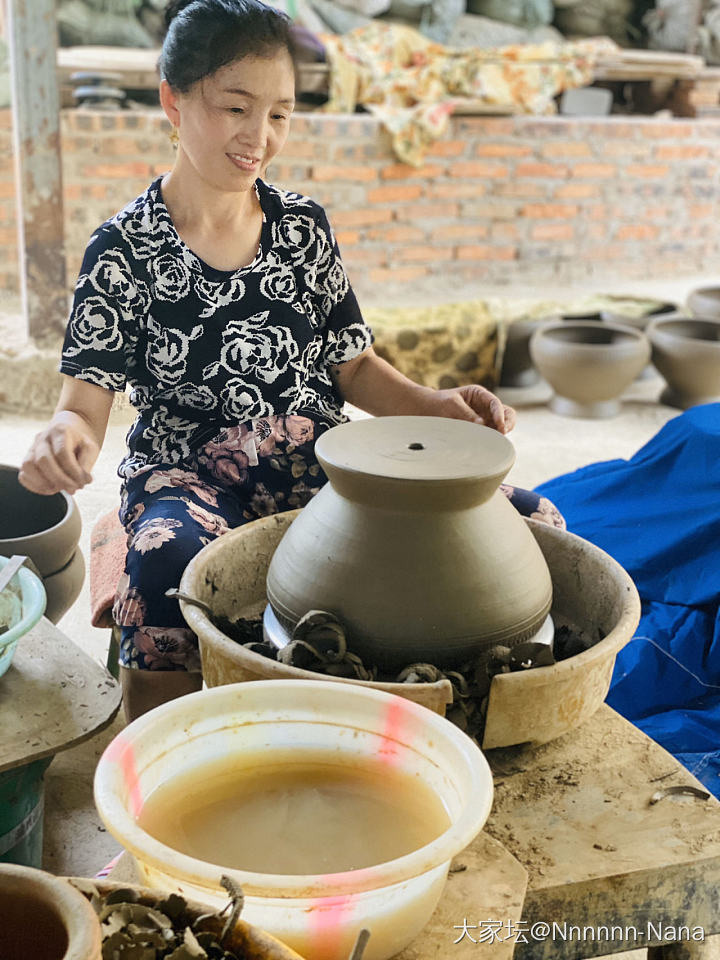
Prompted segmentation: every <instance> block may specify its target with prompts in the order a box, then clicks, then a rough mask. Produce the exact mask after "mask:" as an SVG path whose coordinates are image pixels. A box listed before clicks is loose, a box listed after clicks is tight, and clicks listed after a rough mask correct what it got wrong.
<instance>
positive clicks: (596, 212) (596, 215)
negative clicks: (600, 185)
mask: <svg viewBox="0 0 720 960" xmlns="http://www.w3.org/2000/svg"><path fill="white" fill-rule="evenodd" d="M607 215H608V209H607V207H605V206H603V204H601V203H598V204H595V205H594V206H592V207H589V208H588V210H587V216H589V217H590V219H591V220H605V219H606V218H607Z"/></svg>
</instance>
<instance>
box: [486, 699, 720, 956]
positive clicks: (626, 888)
mask: <svg viewBox="0 0 720 960" xmlns="http://www.w3.org/2000/svg"><path fill="white" fill-rule="evenodd" d="M487 758H488V761H489V762H490V765H491V767H492V768H493V773H494V775H495V802H494V805H493V810H492V813H491V815H490V818H489V820H488V823H487V826H486V829H487V830H488V832H489V833H490V834H491V835H492V836H494V837H495V838H496V839H497V840H499V841H500V842H501V843H502V844H503V845H504V846H505V847H506V848H507V849H508V850H509V851H510V852H511V853H512V854H513V855H514V856H515V857H516V858H517V859H518V860H519V861H520V863H521V864H522V865H523V866H524V867H525V869H526V870H527V871H528V875H529V876H528V890H527V894H526V899H525V908H524V912H523V920H524V921H525V922H526V923H527V925H528V926H529V927H531V926H532V924H533V923H536V922H547V923H553V922H554V921H555V922H557V923H560V924H563V923H565V924H567V925H568V926H572V925H578V926H580V927H581V928H582V927H583V926H587V925H591V926H593V925H594V926H595V927H599V926H600V925H602V924H605V925H608V926H611V925H618V926H619V927H621V928H623V930H625V928H632V927H636V928H637V929H638V931H639V932H641V933H642V934H643V936H642V937H638V938H636V937H635V936H634V935H633V932H632V930H628V931H627V933H626V935H625V936H623V935H620V934H617V935H614V936H613V937H611V938H610V939H607V938H605V937H603V936H602V935H601V936H598V937H597V939H595V940H593V941H590V939H588V938H586V939H585V940H584V941H583V942H582V943H578V940H577V939H575V940H574V941H573V940H571V941H567V942H564V941H562V940H561V939H560V938H557V937H556V938H555V939H553V938H550V937H549V938H547V939H546V940H539V941H532V942H530V943H528V944H524V945H522V946H520V945H519V946H518V947H517V949H516V956H517V957H518V958H520V960H570V958H573V960H574V958H575V957H577V956H582V957H592V956H600V955H602V954H608V953H614V952H619V951H623V950H631V949H637V948H639V947H647V946H648V945H649V944H650V943H651V942H653V937H652V935H651V934H652V931H650V932H649V931H648V928H647V922H648V921H651V922H652V923H653V924H654V925H656V927H657V925H658V924H660V925H664V927H665V928H666V929H668V928H669V927H678V926H680V925H683V924H685V925H689V926H690V927H693V926H700V927H702V928H703V930H704V932H705V935H706V936H710V935H712V934H717V933H720V911H719V910H718V904H719V899H720V892H719V891H720V803H719V802H718V801H717V800H715V799H714V798H710V799H708V800H701V799H698V798H696V797H690V796H687V797H678V796H673V797H668V798H666V799H663V800H661V801H659V802H656V803H652V804H651V803H650V800H651V798H652V796H653V794H655V792H656V791H658V790H659V789H661V788H664V787H668V786H693V787H700V786H701V785H700V784H699V783H698V781H697V780H696V779H695V778H694V777H693V776H692V775H691V774H690V773H689V772H688V771H687V770H686V769H685V768H684V767H682V766H681V765H680V764H679V763H678V762H677V761H676V760H675V759H674V758H673V757H672V756H671V755H670V754H669V753H667V752H666V751H665V750H663V748H662V747H660V746H659V745H658V744H657V743H655V742H654V741H652V740H650V738H649V737H646V736H645V734H643V733H642V732H641V731H640V730H638V729H637V728H636V727H634V726H633V725H632V724H631V723H629V722H628V721H626V720H624V719H623V718H622V717H620V716H619V714H617V713H615V712H614V711H613V710H611V709H610V708H609V707H608V706H607V705H603V706H602V707H601V708H600V710H599V711H598V712H597V713H596V714H595V715H594V716H593V717H592V718H591V719H590V720H588V721H587V722H586V723H584V724H583V725H582V726H580V727H578V728H576V729H575V730H574V731H572V732H571V733H568V734H566V735H565V736H563V737H560V738H559V739H557V740H554V741H553V742H552V743H547V744H544V745H543V746H540V747H529V746H519V747H509V748H504V749H501V750H491V751H488V753H487ZM655 942H659V941H658V940H657V939H656V940H655Z"/></svg>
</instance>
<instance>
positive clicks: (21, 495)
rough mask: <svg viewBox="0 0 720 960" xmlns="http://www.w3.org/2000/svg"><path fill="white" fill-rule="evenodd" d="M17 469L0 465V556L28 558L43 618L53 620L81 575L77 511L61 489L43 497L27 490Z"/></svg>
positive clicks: (68, 602)
mask: <svg viewBox="0 0 720 960" xmlns="http://www.w3.org/2000/svg"><path fill="white" fill-rule="evenodd" d="M18 473H19V471H18V468H17V467H12V466H7V465H5V464H0V555H2V556H7V557H9V556H12V555H13V554H21V555H23V556H26V557H30V559H31V560H32V561H33V563H34V564H35V566H36V567H37V569H38V572H39V573H40V575H41V576H42V578H43V584H44V586H45V592H46V594H47V608H46V611H45V616H46V617H47V618H48V620H50V621H52V622H53V623H57V621H58V620H59V619H60V617H61V616H62V615H63V614H64V613H65V612H66V611H67V610H68V609H69V608H70V607H71V606H72V604H73V603H74V602H75V600H76V599H77V597H78V595H79V593H80V590H81V589H82V584H83V581H84V579H85V561H84V559H83V555H82V552H81V551H80V549H79V547H78V541H79V539H80V532H81V528H82V523H81V519H80V511H79V510H78V508H77V504H76V503H75V500H74V499H73V498H72V497H71V496H70V494H68V493H65V492H64V491H62V492H61V493H54V494H52V495H51V496H47V497H46V496H41V495H40V494H37V493H32V492H31V491H30V490H26V489H25V487H23V486H22V485H21V483H20V481H19V480H18Z"/></svg>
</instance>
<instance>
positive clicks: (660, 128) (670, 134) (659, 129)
mask: <svg viewBox="0 0 720 960" xmlns="http://www.w3.org/2000/svg"><path fill="white" fill-rule="evenodd" d="M637 130H638V132H639V133H640V135H641V136H644V137H649V138H650V139H652V140H680V139H681V138H682V137H690V136H692V134H693V132H694V126H693V124H692V123H682V122H677V121H670V122H669V123H659V122H657V121H650V122H648V123H639V124H638V125H637Z"/></svg>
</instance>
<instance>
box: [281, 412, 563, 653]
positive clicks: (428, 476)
mask: <svg viewBox="0 0 720 960" xmlns="http://www.w3.org/2000/svg"><path fill="white" fill-rule="evenodd" d="M315 452H316V455H317V458H318V460H319V462H320V464H321V465H322V467H323V468H324V470H325V472H326V473H327V475H328V479H329V483H327V484H326V485H325V486H324V487H323V489H322V490H321V491H320V493H319V494H317V496H315V497H314V498H313V500H312V501H311V502H310V503H309V504H308V506H307V507H305V509H304V510H303V512H302V514H301V516H300V518H299V519H298V521H297V523H294V524H293V526H292V527H291V528H290V530H289V531H288V533H287V536H286V537H284V539H283V541H282V543H281V544H280V546H279V547H278V549H277V551H276V552H275V555H274V557H273V560H272V563H271V564H270V569H269V571H268V577H267V595H268V600H269V601H270V604H271V606H272V608H273V610H274V611H275V614H276V616H277V618H278V620H279V621H280V623H281V625H282V626H283V627H284V628H285V629H286V630H288V631H290V632H291V631H292V629H293V628H294V626H295V624H296V623H297V622H298V620H300V618H301V617H303V616H304V615H305V614H306V613H307V612H308V611H309V610H316V609H320V610H328V611H330V612H332V613H333V614H335V615H336V616H337V617H338V618H339V619H340V620H341V622H342V623H343V624H344V625H345V626H346V628H347V631H348V648H349V649H350V650H351V651H352V652H354V653H356V654H358V655H359V656H360V657H361V658H362V659H363V660H364V662H365V663H367V664H376V665H377V666H379V667H381V668H384V669H393V668H401V667H403V666H405V665H407V664H408V663H409V662H412V661H418V660H423V661H429V662H431V663H435V664H437V665H438V666H452V665H456V664H459V663H463V662H465V661H467V660H468V659H471V658H472V657H474V656H479V655H480V654H481V653H482V652H483V651H485V650H486V649H488V648H489V647H492V646H494V645H495V644H498V643H502V644H506V645H508V646H511V645H512V644H514V643H516V642H520V641H522V640H525V639H527V638H528V637H530V636H531V635H532V634H534V633H535V632H536V631H537V630H538V629H539V628H540V625H541V624H542V622H543V620H544V619H545V617H546V616H547V613H548V611H549V609H550V603H551V600H552V589H551V584H550V574H549V572H548V569H547V565H546V563H545V561H544V559H543V556H542V553H541V552H540V550H539V549H538V547H537V545H536V544H535V542H534V540H533V538H532V536H531V534H530V533H529V531H528V530H527V528H526V526H525V524H524V523H523V521H522V519H521V518H520V515H519V514H518V513H517V511H516V510H515V509H514V508H513V507H512V506H511V505H510V503H509V501H508V500H507V498H506V497H505V496H504V495H503V494H502V493H501V492H500V491H499V489H498V487H499V484H500V481H501V480H502V479H503V477H504V476H505V474H506V473H507V472H508V470H509V469H510V467H511V466H512V464H513V461H514V459H515V451H514V449H513V446H512V444H511V443H510V441H509V440H507V439H506V438H505V437H504V436H502V435H501V434H500V433H498V432H497V431H495V430H491V429H490V428H488V427H483V426H479V425H477V424H474V423H470V422H468V421H463V420H450V419H447V418H444V417H378V418H373V419H368V420H357V421H353V422H350V423H344V424H341V425H340V426H338V427H333V428H332V429H331V430H329V431H328V432H327V433H325V434H323V435H322V436H321V437H320V439H319V440H318V441H317V443H316V444H315Z"/></svg>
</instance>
